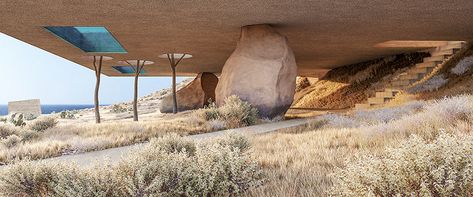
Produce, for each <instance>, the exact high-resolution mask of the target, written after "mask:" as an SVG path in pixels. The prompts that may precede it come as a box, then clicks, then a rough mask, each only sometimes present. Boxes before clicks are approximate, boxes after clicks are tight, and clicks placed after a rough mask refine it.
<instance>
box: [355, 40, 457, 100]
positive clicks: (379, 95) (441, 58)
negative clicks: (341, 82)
mask: <svg viewBox="0 0 473 197" xmlns="http://www.w3.org/2000/svg"><path fill="white" fill-rule="evenodd" d="M464 44H465V42H463V41H449V42H447V44H446V45H443V46H439V47H436V48H433V49H430V50H428V52H429V53H430V57H426V58H424V60H423V62H422V63H418V64H416V65H415V66H414V67H412V68H410V69H409V70H407V71H406V72H403V73H401V74H399V75H398V76H396V77H394V78H393V80H391V81H390V82H389V83H388V84H387V85H386V87H388V88H385V89H384V90H382V91H377V92H376V94H375V96H374V97H370V98H368V101H367V102H366V103H360V104H355V109H366V108H370V107H373V106H377V105H382V104H384V103H386V102H389V101H390V100H391V99H393V98H394V97H395V96H396V94H397V93H399V92H401V91H403V90H404V89H406V88H407V87H409V86H410V85H412V84H414V83H416V82H418V81H420V80H421V79H423V78H424V77H425V76H427V75H429V74H430V73H431V72H432V71H433V70H434V69H435V68H436V67H437V66H439V65H441V64H442V63H443V62H445V61H446V60H448V59H449V58H450V57H451V56H453V55H454V54H455V53H456V52H458V51H459V50H460V49H461V48H462V47H463V46H464Z"/></svg>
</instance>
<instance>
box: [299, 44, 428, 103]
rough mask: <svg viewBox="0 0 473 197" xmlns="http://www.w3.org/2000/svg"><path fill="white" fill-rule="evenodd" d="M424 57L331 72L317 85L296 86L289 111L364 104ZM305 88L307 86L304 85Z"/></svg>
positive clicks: (395, 58)
mask: <svg viewBox="0 0 473 197" xmlns="http://www.w3.org/2000/svg"><path fill="white" fill-rule="evenodd" d="M426 56H427V54H426V53H409V54H400V55H395V56H390V57H386V58H380V59H376V60H371V61H366V62H362V63H357V64H351V65H346V66H342V67H339V68H335V69H333V70H331V71H329V72H328V73H327V74H326V75H325V76H324V77H322V78H321V79H320V80H319V81H317V82H315V83H313V84H311V85H309V86H307V85H303V84H302V83H306V82H304V81H305V80H304V79H300V80H298V81H299V83H300V84H298V85H297V86H298V87H304V88H299V89H298V91H297V93H296V96H295V100H294V103H293V105H292V108H311V109H344V108H349V107H353V106H354V105H355V104H356V103H360V102H362V101H364V100H366V99H367V98H368V97H369V96H371V95H372V94H374V93H375V91H376V90H378V89H382V88H384V87H385V85H386V82H388V81H390V80H391V79H392V78H393V77H394V76H396V74H397V73H400V72H403V71H405V70H407V69H408V68H409V67H411V66H414V65H415V64H416V63H418V62H421V61H422V58H424V57H426ZM306 84H307V83H306Z"/></svg>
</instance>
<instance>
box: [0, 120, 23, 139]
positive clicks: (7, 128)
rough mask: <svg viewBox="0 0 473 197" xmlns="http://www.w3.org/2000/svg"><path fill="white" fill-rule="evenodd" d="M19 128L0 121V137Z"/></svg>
mask: <svg viewBox="0 0 473 197" xmlns="http://www.w3.org/2000/svg"><path fill="white" fill-rule="evenodd" d="M19 131H20V129H19V128H18V127H15V126H13V125H11V124H6V123H0V139H2V138H7V137H8V136H10V135H13V134H17V133H19Z"/></svg>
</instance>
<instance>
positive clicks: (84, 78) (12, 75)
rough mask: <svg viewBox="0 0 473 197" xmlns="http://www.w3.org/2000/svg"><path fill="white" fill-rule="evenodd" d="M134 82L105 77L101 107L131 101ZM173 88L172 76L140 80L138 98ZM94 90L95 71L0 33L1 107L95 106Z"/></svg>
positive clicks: (124, 78) (102, 85)
mask: <svg viewBox="0 0 473 197" xmlns="http://www.w3.org/2000/svg"><path fill="white" fill-rule="evenodd" d="M150 66H152V65H150ZM184 79H186V78H183V77H178V78H177V81H178V82H180V81H182V80H184ZM133 80H134V79H133V77H107V76H105V75H102V76H101V84H100V93H99V98H100V104H113V103H118V102H123V101H130V100H132V99H133V83H134V82H133ZM170 86H171V78H170V77H141V78H140V81H139V89H138V92H139V96H145V95H148V94H150V93H152V92H155V91H157V90H160V89H163V88H168V87H170ZM94 89H95V74H94V71H92V70H90V69H88V68H85V67H83V66H81V65H78V64H76V63H73V62H71V61H69V60H67V59H64V58H62V57H59V56H57V55H54V54H52V53H49V52H47V51H44V50H42V49H40V48H37V47H35V46H32V45H30V44H27V43H25V42H22V41H20V40H17V39H15V38H13V37H10V36H8V35H6V34H3V33H0V90H1V91H0V105H4V104H7V103H8V101H15V100H24V99H40V100H41V104H93V103H94V100H93V96H94Z"/></svg>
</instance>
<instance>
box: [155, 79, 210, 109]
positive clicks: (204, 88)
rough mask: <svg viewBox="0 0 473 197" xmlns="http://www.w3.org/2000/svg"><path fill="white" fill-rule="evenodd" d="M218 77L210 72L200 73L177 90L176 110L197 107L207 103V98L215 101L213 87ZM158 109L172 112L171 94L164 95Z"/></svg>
mask: <svg viewBox="0 0 473 197" xmlns="http://www.w3.org/2000/svg"><path fill="white" fill-rule="evenodd" d="M217 83H218V78H217V76H215V75H214V74H212V73H200V74H199V75H197V77H196V78H195V79H194V80H193V81H192V82H190V83H189V84H187V85H186V86H184V87H183V88H181V89H179V90H178V91H177V108H178V111H185V110H191V109H199V108H202V107H204V106H205V105H207V104H208V102H209V100H212V101H215V87H216V86H217ZM159 110H160V111H161V112H162V113H172V95H171V94H168V95H166V96H165V97H164V98H163V99H162V101H161V106H160V108H159Z"/></svg>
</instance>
